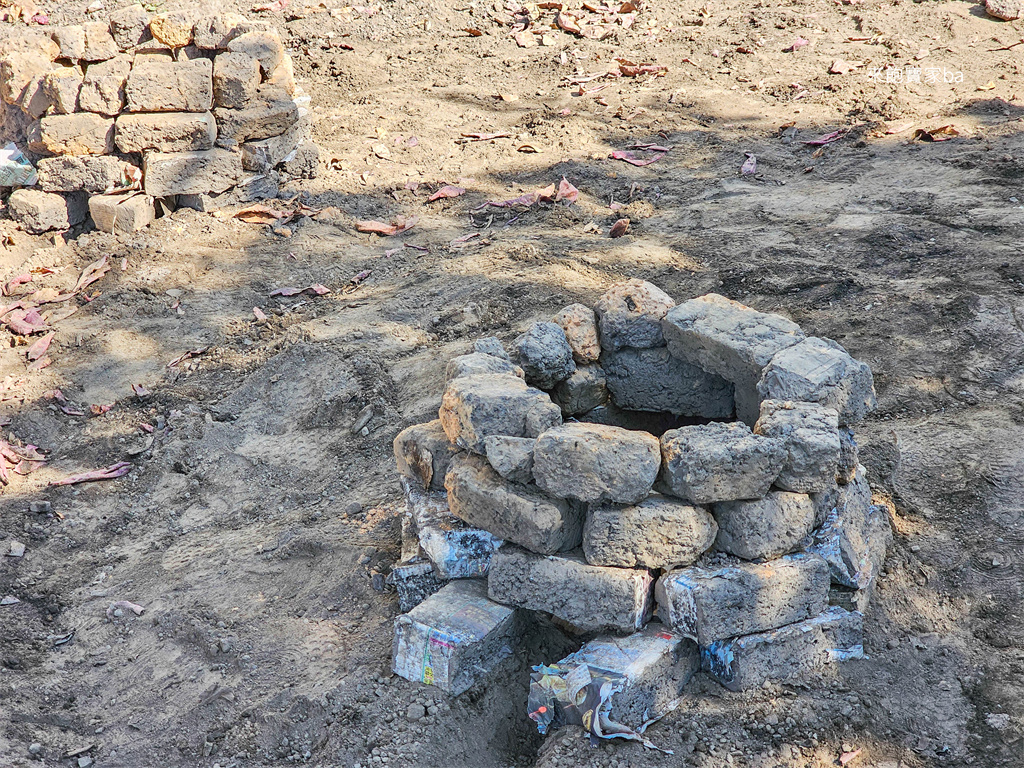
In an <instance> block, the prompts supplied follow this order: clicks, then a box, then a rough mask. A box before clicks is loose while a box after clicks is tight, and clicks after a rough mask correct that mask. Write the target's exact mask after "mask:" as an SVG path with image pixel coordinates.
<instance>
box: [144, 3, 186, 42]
mask: <svg viewBox="0 0 1024 768" xmlns="http://www.w3.org/2000/svg"><path fill="white" fill-rule="evenodd" d="M193 27H194V22H193V20H192V18H191V17H190V16H189V15H188V14H187V13H185V12H184V11H172V12H171V13H159V14H157V15H156V16H154V17H153V18H152V19H150V22H149V31H150V33H151V34H152V35H153V37H154V39H156V40H158V41H159V42H161V43H163V44H164V45H166V46H168V47H170V48H183V47H185V46H186V45H188V44H189V43H191V42H192V28H193Z"/></svg>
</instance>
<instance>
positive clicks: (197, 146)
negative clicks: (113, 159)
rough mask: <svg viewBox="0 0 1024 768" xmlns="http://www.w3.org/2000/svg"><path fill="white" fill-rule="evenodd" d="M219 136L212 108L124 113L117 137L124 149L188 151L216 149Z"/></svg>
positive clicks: (118, 146) (120, 120)
mask: <svg viewBox="0 0 1024 768" xmlns="http://www.w3.org/2000/svg"><path fill="white" fill-rule="evenodd" d="M216 138H217V123H216V121H215V120H214V119H213V114H212V113H210V112H184V113H172V114H167V113H159V112H158V113H155V114H146V113H140V114H126V115H121V116H120V117H119V118H117V133H116V135H115V137H114V141H115V142H116V143H117V148H118V149H120V150H121V151H122V152H144V151H147V150H156V151H159V152H187V151H196V150H204V149H212V148H213V143H214V141H215V140H216Z"/></svg>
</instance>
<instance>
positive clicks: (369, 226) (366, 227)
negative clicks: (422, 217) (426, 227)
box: [356, 216, 419, 237]
mask: <svg viewBox="0 0 1024 768" xmlns="http://www.w3.org/2000/svg"><path fill="white" fill-rule="evenodd" d="M417 221H419V219H417V218H416V217H415V216H410V217H409V218H406V217H404V216H397V217H395V221H394V223H393V224H385V223H384V222H382V221H373V220H369V221H357V222H356V230H357V231H359V232H367V233H369V234H374V235H382V236H384V237H390V236H391V235H399V234H401V233H402V232H405V231H406V230H409V229H412V227H413V226H414V225H415V224H416V222H417Z"/></svg>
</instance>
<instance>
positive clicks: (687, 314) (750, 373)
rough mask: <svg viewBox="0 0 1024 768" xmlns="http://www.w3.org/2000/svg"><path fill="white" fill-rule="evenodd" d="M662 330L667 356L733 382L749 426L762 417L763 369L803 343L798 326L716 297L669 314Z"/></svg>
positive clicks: (698, 300)
mask: <svg viewBox="0 0 1024 768" xmlns="http://www.w3.org/2000/svg"><path fill="white" fill-rule="evenodd" d="M662 328H663V330H664V333H665V339H666V341H667V343H668V349H669V352H671V353H672V354H673V355H675V356H676V357H678V358H679V359H680V360H685V361H687V362H688V363H692V364H694V365H697V366H699V367H701V368H703V369H704V370H706V371H709V372H711V373H715V374H717V375H719V376H721V377H722V378H724V379H727V380H728V381H731V382H733V384H734V385H735V398H736V415H737V417H738V418H739V419H740V420H741V421H744V422H746V424H747V425H749V426H751V427H752V426H754V424H755V422H756V421H757V418H758V416H759V414H760V403H761V398H760V396H759V395H758V390H757V383H758V381H759V380H760V379H761V371H762V369H763V368H764V366H766V365H767V364H768V363H769V361H771V359H772V357H773V356H774V355H775V354H776V353H777V352H779V351H780V350H782V349H785V348H786V347H790V346H792V345H794V344H797V343H799V342H800V341H802V340H803V339H804V332H803V331H801V330H800V326H798V325H797V324H796V323H794V322H792V321H790V320H787V319H786V318H784V317H782V316H780V315H772V314H766V313H764V312H758V311H756V310H754V309H751V308H750V307H747V306H744V305H743V304H740V303H739V302H736V301H730V300H729V299H727V298H725V297H724V296H719V295H718V294H716V293H709V294H708V295H706V296H701V297H699V298H696V299H691V300H690V301H685V302H683V303H682V304H680V305H679V306H677V307H675V308H673V309H671V310H669V312H668V313H667V314H666V315H665V318H664V320H663V322H662ZM776 399H790V400H795V399H800V398H784V397H783V398H776Z"/></svg>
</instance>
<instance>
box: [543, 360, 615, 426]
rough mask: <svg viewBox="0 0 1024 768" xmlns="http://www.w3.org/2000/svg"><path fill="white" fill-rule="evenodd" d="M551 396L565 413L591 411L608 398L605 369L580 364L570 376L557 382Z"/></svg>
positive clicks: (575, 413) (572, 413)
mask: <svg viewBox="0 0 1024 768" xmlns="http://www.w3.org/2000/svg"><path fill="white" fill-rule="evenodd" d="M551 396H552V398H553V399H554V401H555V402H556V403H557V404H558V406H559V407H560V408H561V409H562V413H563V414H566V415H569V416H576V415H578V414H581V413H586V412H587V411H591V410H593V409H594V408H597V406H599V405H601V403H603V402H604V401H605V400H607V399H608V387H607V386H606V385H605V376H604V371H603V370H602V369H601V366H599V365H579V366H577V368H576V370H575V371H574V372H573V373H572V374H570V375H569V378H567V379H563V380H562V381H560V382H558V383H557V384H555V388H554V390H553V391H552V393H551Z"/></svg>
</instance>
